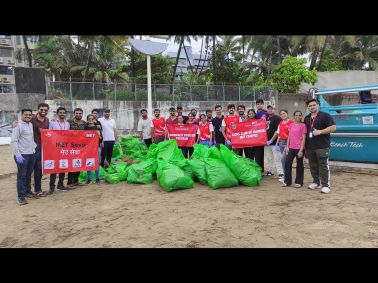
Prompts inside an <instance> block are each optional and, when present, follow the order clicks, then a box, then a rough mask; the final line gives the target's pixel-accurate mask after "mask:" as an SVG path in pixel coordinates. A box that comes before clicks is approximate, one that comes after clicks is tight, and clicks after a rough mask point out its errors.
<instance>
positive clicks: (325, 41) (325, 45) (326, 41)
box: [316, 35, 329, 71]
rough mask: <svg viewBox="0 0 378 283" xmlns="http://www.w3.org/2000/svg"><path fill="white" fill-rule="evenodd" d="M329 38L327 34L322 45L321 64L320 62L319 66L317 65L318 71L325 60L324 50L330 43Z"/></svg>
mask: <svg viewBox="0 0 378 283" xmlns="http://www.w3.org/2000/svg"><path fill="white" fill-rule="evenodd" d="M328 39H329V35H326V38H325V40H324V45H323V46H322V50H321V51H320V56H319V64H318V67H317V69H316V70H317V71H319V70H320V67H321V66H322V62H323V56H324V51H325V49H326V48H327V44H328Z"/></svg>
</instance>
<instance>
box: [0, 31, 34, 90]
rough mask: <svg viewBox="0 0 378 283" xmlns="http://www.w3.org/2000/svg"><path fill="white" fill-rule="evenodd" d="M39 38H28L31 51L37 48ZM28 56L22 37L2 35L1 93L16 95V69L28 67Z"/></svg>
mask: <svg viewBox="0 0 378 283" xmlns="http://www.w3.org/2000/svg"><path fill="white" fill-rule="evenodd" d="M38 40H39V36H27V43H28V47H29V49H30V50H31V51H32V57H33V50H34V49H35V48H36V47H37V44H38ZM27 66H28V62H27V56H26V52H25V46H24V42H23V40H22V36H21V35H0V93H7V94H11V93H16V84H15V76H14V68H15V67H27Z"/></svg>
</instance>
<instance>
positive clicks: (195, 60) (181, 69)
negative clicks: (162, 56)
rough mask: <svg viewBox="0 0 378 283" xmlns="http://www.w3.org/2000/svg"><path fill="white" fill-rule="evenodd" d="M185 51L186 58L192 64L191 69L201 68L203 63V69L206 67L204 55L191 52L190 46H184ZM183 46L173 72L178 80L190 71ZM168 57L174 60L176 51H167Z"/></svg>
mask: <svg viewBox="0 0 378 283" xmlns="http://www.w3.org/2000/svg"><path fill="white" fill-rule="evenodd" d="M184 48H185V49H186V52H187V53H188V58H189V60H190V63H191V64H192V67H193V69H197V68H198V69H199V70H200V69H201V68H202V65H203V70H206V69H207V68H208V60H207V59H206V60H205V55H202V57H201V56H200V54H197V53H193V52H192V47H191V46H184ZM184 48H181V51H180V57H179V60H178V63H177V69H176V74H175V80H177V81H179V80H181V79H182V77H183V75H185V74H187V73H188V72H189V71H190V64H189V61H188V58H187V57H186V54H185V50H184ZM167 56H168V57H171V58H174V59H175V60H176V57H177V52H168V53H167Z"/></svg>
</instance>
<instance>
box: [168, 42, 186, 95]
mask: <svg viewBox="0 0 378 283" xmlns="http://www.w3.org/2000/svg"><path fill="white" fill-rule="evenodd" d="M183 43H184V36H181V39H180V43H179V48H178V50H177V56H176V62H175V66H174V67H173V72H172V79H171V81H172V85H171V88H170V91H169V93H170V94H172V92H173V84H174V82H175V76H176V69H177V64H178V61H179V59H180V53H181V46H182V44H183Z"/></svg>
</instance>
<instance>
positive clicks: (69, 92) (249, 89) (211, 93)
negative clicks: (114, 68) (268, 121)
mask: <svg viewBox="0 0 378 283" xmlns="http://www.w3.org/2000/svg"><path fill="white" fill-rule="evenodd" d="M276 95H277V92H276V91H275V89H274V88H267V87H255V86H243V85H184V84H171V85H167V84H152V100H153V101H256V100H257V99H263V100H264V101H271V100H272V98H273V99H274V97H276ZM46 98H47V99H48V100H115V101H117V100H119V101H146V100H147V84H118V83H112V84H106V83H95V82H58V81H55V82H47V97H46Z"/></svg>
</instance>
